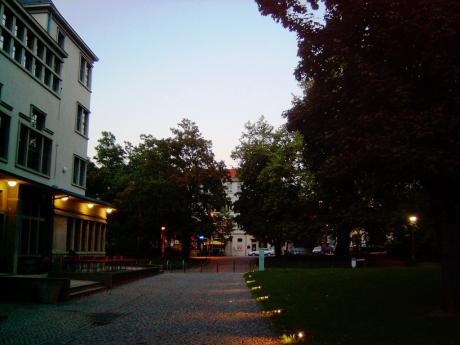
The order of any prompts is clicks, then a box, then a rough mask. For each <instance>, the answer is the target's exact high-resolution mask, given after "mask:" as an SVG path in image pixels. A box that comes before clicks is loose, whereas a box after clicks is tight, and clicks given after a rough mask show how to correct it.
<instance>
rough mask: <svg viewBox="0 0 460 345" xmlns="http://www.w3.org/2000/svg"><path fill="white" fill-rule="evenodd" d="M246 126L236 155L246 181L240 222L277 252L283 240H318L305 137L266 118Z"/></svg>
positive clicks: (239, 206)
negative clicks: (305, 154) (276, 128)
mask: <svg viewBox="0 0 460 345" xmlns="http://www.w3.org/2000/svg"><path fill="white" fill-rule="evenodd" d="M245 129H246V132H245V133H243V135H242V137H241V139H240V144H239V146H238V147H237V148H236V149H235V151H234V152H233V154H232V157H233V158H234V159H235V160H237V161H238V163H239V166H240V168H239V171H238V174H239V175H238V176H239V179H240V180H241V181H242V191H241V193H240V195H239V198H238V200H237V201H236V202H235V206H234V207H235V211H236V212H237V213H238V216H237V222H238V223H240V224H241V225H243V227H244V229H246V231H247V232H248V233H250V234H252V235H253V236H254V237H256V238H257V239H258V240H260V241H263V242H265V243H272V244H274V245H275V249H276V250H277V252H278V254H280V248H281V245H282V244H283V242H285V241H292V242H294V243H297V244H303V245H306V244H307V243H308V244H309V245H312V244H314V239H313V238H316V236H315V235H316V234H317V232H314V231H313V226H312V225H313V224H316V223H315V222H313V221H312V216H314V214H315V212H316V211H317V207H316V205H317V198H316V194H315V181H314V178H313V176H312V175H311V174H310V173H309V170H308V169H307V167H306V166H305V165H304V161H303V156H302V138H301V136H300V135H299V134H298V133H290V132H288V131H287V130H286V128H285V127H281V128H279V129H278V130H274V128H273V127H272V126H271V125H269V124H268V123H267V122H266V121H265V119H264V118H263V117H262V118H261V119H259V121H258V122H256V123H250V122H248V123H247V124H246V126H245Z"/></svg>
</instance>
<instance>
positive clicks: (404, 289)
mask: <svg viewBox="0 0 460 345" xmlns="http://www.w3.org/2000/svg"><path fill="white" fill-rule="evenodd" d="M250 275H251V276H252V278H249V277H246V278H247V280H250V279H255V280H256V282H255V283H251V284H248V286H249V287H252V286H258V285H260V286H262V289H260V290H254V291H253V295H254V296H255V297H258V296H263V295H268V296H269V299H267V300H263V301H260V302H259V303H261V305H262V307H263V309H264V310H274V309H278V308H281V309H282V311H283V312H282V314H280V315H274V316H272V321H273V325H274V327H275V329H276V330H277V331H278V332H279V334H280V336H281V335H282V334H293V333H295V332H298V331H304V332H305V335H306V340H305V341H304V343H305V344H312V345H319V344H321V345H326V344H327V345H329V344H330V345H347V344H350V345H399V344H401V345H402V344H404V345H436V344H442V345H458V344H460V317H458V316H455V317H454V316H434V315H435V314H436V313H433V312H434V311H436V310H437V309H438V306H439V302H440V270H439V269H438V268H436V267H431V268H414V267H409V268H376V269H374V268H363V269H358V268H357V269H350V268H330V269H329V268H327V269H326V268H325V269H273V270H270V271H266V272H256V273H251V274H250Z"/></svg>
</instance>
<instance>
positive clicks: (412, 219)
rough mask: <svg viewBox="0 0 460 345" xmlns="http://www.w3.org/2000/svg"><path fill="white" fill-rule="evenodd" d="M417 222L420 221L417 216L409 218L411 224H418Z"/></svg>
mask: <svg viewBox="0 0 460 345" xmlns="http://www.w3.org/2000/svg"><path fill="white" fill-rule="evenodd" d="M417 220H418V218H417V216H410V217H409V222H411V223H417Z"/></svg>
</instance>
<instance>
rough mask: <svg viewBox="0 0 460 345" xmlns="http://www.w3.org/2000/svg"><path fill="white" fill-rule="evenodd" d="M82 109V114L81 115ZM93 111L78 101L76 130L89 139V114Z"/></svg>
mask: <svg viewBox="0 0 460 345" xmlns="http://www.w3.org/2000/svg"><path fill="white" fill-rule="evenodd" d="M80 110H81V116H80ZM90 114H91V112H90V111H89V110H88V109H87V108H86V107H84V106H83V105H82V104H81V103H80V102H77V114H76V116H75V132H77V133H78V134H80V135H81V136H83V137H84V138H85V139H87V140H88V139H89V136H88V135H89V115H90Z"/></svg>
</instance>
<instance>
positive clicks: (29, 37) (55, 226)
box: [0, 0, 111, 273]
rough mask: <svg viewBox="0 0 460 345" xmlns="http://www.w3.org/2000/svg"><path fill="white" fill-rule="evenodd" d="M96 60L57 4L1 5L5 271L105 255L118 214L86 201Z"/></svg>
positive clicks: (7, 1)
mask: <svg viewBox="0 0 460 345" xmlns="http://www.w3.org/2000/svg"><path fill="white" fill-rule="evenodd" d="M97 60H98V58H97V56H96V55H95V54H94V53H93V52H92V51H91V49H90V48H89V47H88V46H87V45H86V44H85V42H83V40H82V39H81V38H80V37H79V36H78V34H77V33H76V32H75V31H74V30H73V29H72V27H71V26H70V25H69V24H68V23H67V21H66V20H65V19H64V17H63V16H62V15H61V14H60V13H59V11H58V10H57V9H56V7H55V5H54V4H53V3H52V1H50V0H20V1H18V0H0V272H9V273H32V272H36V271H40V270H42V269H43V267H44V266H45V265H46V262H49V261H50V260H53V258H56V257H57V256H61V255H66V254H68V253H76V254H79V255H105V241H106V236H107V235H106V233H107V230H106V224H107V214H108V213H110V212H111V209H110V206H109V205H108V204H106V203H104V202H101V201H98V200H93V199H91V198H87V197H85V187H86V168H87V162H88V158H87V148H88V129H89V123H90V109H91V107H90V99H91V80H92V70H93V64H94V62H96V61H97Z"/></svg>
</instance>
